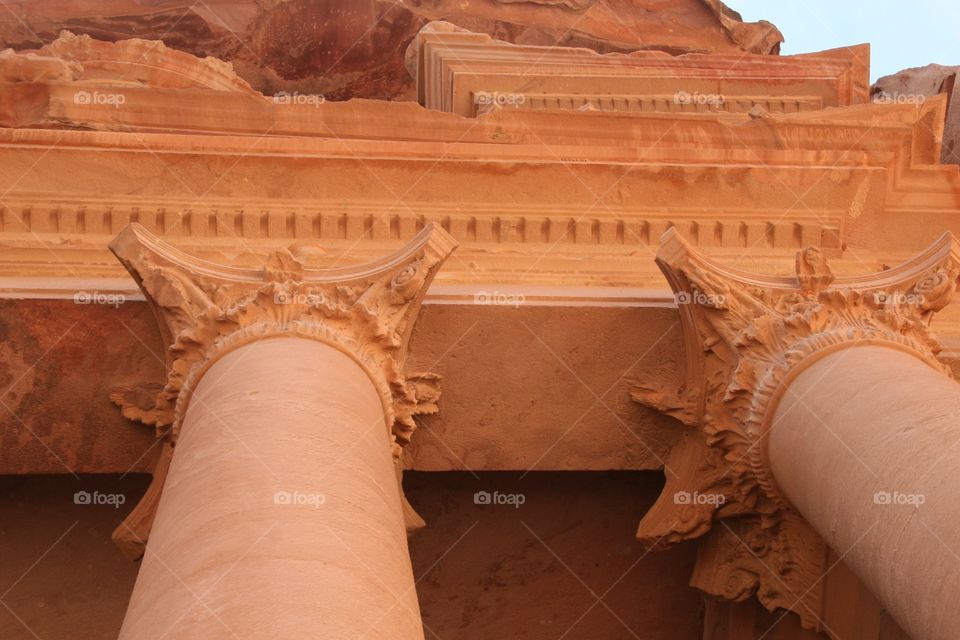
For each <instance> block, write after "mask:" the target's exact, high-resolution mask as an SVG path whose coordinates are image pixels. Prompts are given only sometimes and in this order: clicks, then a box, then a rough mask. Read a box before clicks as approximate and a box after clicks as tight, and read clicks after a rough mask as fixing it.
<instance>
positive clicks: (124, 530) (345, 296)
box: [110, 224, 456, 558]
mask: <svg viewBox="0 0 960 640" xmlns="http://www.w3.org/2000/svg"><path fill="white" fill-rule="evenodd" d="M455 246H456V244H455V242H454V241H453V239H452V238H451V237H450V236H449V235H448V234H447V233H446V232H444V231H443V230H442V229H441V228H439V227H433V225H430V226H428V227H427V228H425V229H424V230H423V231H422V232H421V233H420V234H418V235H417V237H416V238H414V239H413V240H412V241H411V242H410V243H409V244H408V245H407V246H406V247H404V248H403V249H401V250H400V251H399V252H397V253H396V254H394V255H392V256H389V257H387V258H385V259H383V260H380V261H378V262H375V263H371V264H367V265H362V266H359V267H350V268H341V269H332V270H311V269H308V268H306V267H305V266H304V264H303V262H301V260H300V259H299V258H298V257H297V256H296V255H294V253H293V252H291V251H288V250H285V249H284V250H280V251H276V252H274V253H273V254H271V255H270V256H269V257H268V258H267V260H266V262H265V264H264V266H263V268H262V269H243V268H234V267H225V266H221V265H216V264H213V263H209V262H206V261H203V260H199V259H196V258H193V257H191V256H188V255H185V254H183V253H181V252H180V251H178V250H177V249H175V248H174V247H172V246H170V245H168V244H166V243H164V242H162V241H161V240H159V239H158V238H156V237H154V236H153V235H151V234H150V233H148V232H147V231H146V230H145V229H143V228H142V227H140V226H139V225H136V224H133V225H130V226H128V227H127V228H126V229H124V230H123V231H122V232H121V233H120V235H118V236H117V237H116V238H115V239H114V241H113V242H112V243H111V244H110V249H111V250H112V251H113V252H114V253H115V254H116V256H117V257H118V258H119V259H120V261H121V262H122V263H123V265H124V266H125V267H126V268H127V270H128V271H129V272H130V274H131V275H132V276H133V277H134V278H135V279H136V281H137V283H138V284H139V285H140V287H141V289H142V290H143V292H144V294H145V295H146V296H147V300H148V301H149V302H150V304H151V307H152V308H153V311H154V313H155V315H156V316H157V319H158V322H159V325H160V329H161V332H162V334H163V340H164V344H166V345H167V351H166V356H167V363H166V364H167V379H166V381H165V383H164V384H162V385H142V386H139V387H122V386H118V387H116V388H115V389H114V390H113V392H112V393H111V394H110V398H111V400H113V401H114V402H115V403H116V404H118V405H119V406H120V407H121V408H122V410H123V414H124V416H126V417H127V418H130V419H133V420H139V421H141V422H143V423H145V424H148V425H152V426H154V427H156V430H157V437H158V438H162V439H163V444H162V447H163V452H162V455H161V457H160V461H159V462H158V464H157V466H156V468H155V470H154V478H153V482H152V483H151V485H150V488H149V489H148V490H147V493H146V495H145V496H144V498H143V499H142V500H141V501H140V503H139V504H138V505H137V506H136V507H135V508H134V510H133V511H132V512H131V513H130V514H129V515H128V517H127V518H126V519H125V520H124V521H123V522H122V523H121V525H120V526H119V527H118V528H117V530H116V531H115V532H114V541H115V542H116V543H117V545H118V546H119V547H120V548H121V549H122V550H123V552H124V553H125V554H126V555H128V556H129V557H131V558H136V557H139V556H140V555H142V553H143V549H144V547H145V545H146V540H147V537H148V536H149V533H150V528H151V526H152V523H153V517H154V514H155V511H156V507H157V504H158V503H159V500H160V493H161V491H162V488H163V482H164V478H165V476H166V472H167V468H168V466H169V463H170V459H171V457H172V455H173V450H174V445H175V443H176V438H177V435H178V432H179V428H180V422H181V421H182V420H183V416H184V413H185V412H186V407H187V404H188V403H189V400H190V396H191V394H192V393H193V390H194V389H195V388H196V385H197V383H198V382H199V380H200V377H201V376H202V375H203V373H204V372H205V371H206V370H207V368H208V367H209V366H210V365H211V364H212V363H213V361H215V360H216V359H217V358H218V357H220V356H222V355H223V354H225V353H227V352H228V351H230V350H232V349H234V348H237V347H239V346H242V345H244V344H248V343H250V342H253V341H256V340H259V339H262V338H265V337H268V336H272V335H278V336H279V335H283V336H298V337H305V338H309V339H313V340H319V341H322V342H325V343H327V344H330V345H331V346H333V347H335V348H337V349H340V350H341V351H343V352H345V353H346V354H348V355H349V356H351V357H352V358H353V359H354V360H356V362H357V363H358V364H359V365H360V366H361V367H363V368H364V370H365V371H366V372H367V374H368V375H369V376H370V378H371V380H372V381H373V382H374V385H375V386H376V387H377V389H378V391H379V392H380V397H381V400H382V402H383V406H384V416H385V420H386V423H387V424H388V425H389V426H390V437H391V439H392V442H391V446H392V448H393V452H394V457H395V462H396V463H397V473H398V482H399V474H400V471H401V466H400V464H399V459H400V448H401V447H402V446H403V445H405V444H407V443H409V442H410V438H411V436H412V435H413V432H414V430H415V429H416V422H415V420H414V416H416V415H420V414H428V413H436V412H437V411H438V407H437V401H438V399H439V397H440V384H439V381H440V377H439V376H437V375H435V374H431V373H411V374H407V373H405V372H404V360H405V358H406V351H407V343H408V341H409V339H410V333H411V330H412V327H413V323H414V321H415V319H416V317H417V314H418V313H419V309H420V303H421V301H422V300H423V296H424V294H425V293H426V289H427V287H428V286H429V285H430V282H431V280H432V279H433V277H434V275H435V274H436V272H437V270H438V269H439V268H440V265H441V264H442V263H443V261H444V260H445V259H446V257H447V256H448V255H449V254H450V253H451V252H452V251H453V249H454V248H455ZM404 518H405V520H406V523H407V527H408V529H410V530H415V529H416V528H418V527H420V526H422V525H423V521H422V519H421V518H420V517H419V516H418V515H417V514H416V513H415V512H414V511H413V508H412V507H410V505H409V504H408V503H407V502H406V500H405V499H404Z"/></svg>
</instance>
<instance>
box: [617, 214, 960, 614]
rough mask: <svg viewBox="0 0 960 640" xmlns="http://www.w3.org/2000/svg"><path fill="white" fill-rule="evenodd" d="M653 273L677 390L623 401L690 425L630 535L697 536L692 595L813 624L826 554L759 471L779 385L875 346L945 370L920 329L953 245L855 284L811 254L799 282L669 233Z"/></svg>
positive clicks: (803, 255)
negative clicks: (666, 320)
mask: <svg viewBox="0 0 960 640" xmlns="http://www.w3.org/2000/svg"><path fill="white" fill-rule="evenodd" d="M657 264H658V266H659V267H660V269H661V271H663V273H664V275H665V276H666V278H667V280H668V281H669V283H670V286H671V288H672V289H673V291H674V295H675V298H676V301H677V303H678V307H679V311H680V316H681V321H682V324H683V331H684V343H685V352H686V353H685V364H684V366H685V376H684V382H683V385H682V388H680V389H677V390H666V389H663V388H660V387H658V386H657V385H656V384H650V383H647V384H639V385H638V386H637V387H635V389H634V392H633V397H634V399H635V400H637V401H638V402H641V403H643V404H645V405H647V406H650V407H653V408H655V409H657V410H659V411H661V412H664V413H667V414H668V415H671V416H674V417H676V418H677V419H679V420H681V421H682V422H684V423H685V424H686V425H688V427H690V428H689V429H688V430H686V431H685V432H684V434H683V435H682V436H681V437H680V439H679V440H678V441H677V444H676V445H675V446H674V448H673V449H672V451H671V453H670V456H669V457H668V459H667V461H666V465H665V466H666V469H667V483H666V486H665V488H664V491H663V493H662V494H661V496H660V498H659V500H658V501H657V503H656V504H655V505H654V506H653V507H652V508H651V510H650V511H649V512H648V513H647V514H646V516H645V517H644V518H643V520H642V521H641V523H640V527H639V530H638V533H637V537H638V539H640V540H641V541H642V542H644V543H645V544H646V545H648V546H650V547H658V548H663V547H667V546H669V545H671V544H674V543H676V542H679V541H682V540H688V539H693V538H698V537H700V536H704V535H706V536H707V537H706V538H705V540H704V542H703V543H702V546H701V552H700V556H699V558H698V564H697V568H696V570H695V574H694V579H693V584H694V585H695V586H697V587H698V588H700V589H702V590H704V591H706V592H707V593H709V594H711V595H714V596H718V597H723V598H727V599H731V600H742V599H743V598H746V597H748V596H749V595H752V594H756V595H757V597H758V598H759V599H760V600H761V602H762V603H763V604H764V605H765V606H766V607H767V608H769V609H771V610H773V609H775V608H778V607H779V608H786V609H790V610H793V611H795V612H796V613H798V614H799V615H800V618H801V620H802V622H803V624H804V626H806V627H808V628H814V629H816V628H819V626H820V625H819V618H820V615H819V611H820V592H819V590H818V589H817V588H816V585H817V583H818V581H819V579H820V577H821V575H822V573H823V571H824V569H825V568H826V567H825V566H824V563H825V562H826V557H827V554H826V546H825V544H824V543H823V541H822V540H821V539H820V537H819V536H818V535H817V534H816V533H815V532H814V531H813V530H812V529H811V528H810V526H809V525H808V524H807V523H806V522H805V521H804V520H803V519H802V517H800V516H799V514H797V513H796V512H795V511H794V510H793V509H792V507H791V506H790V505H789V504H788V503H787V501H786V500H785V499H784V498H783V497H782V496H781V494H780V492H779V491H778V489H777V486H776V482H775V480H774V478H773V477H772V475H771V474H770V471H769V464H768V457H767V442H766V441H767V434H768V432H769V429H770V426H771V425H770V420H771V419H772V416H773V414H774V411H775V409H776V406H777V403H778V401H779V399H780V397H781V395H782V394H783V393H784V391H785V389H786V387H787V385H788V384H789V383H790V381H791V380H792V379H793V378H794V377H795V376H796V375H798V374H799V373H800V372H801V371H802V370H804V369H805V368H806V367H807V366H809V365H810V364H812V363H813V362H815V361H816V360H817V359H819V358H821V357H823V356H824V355H826V354H828V353H832V352H834V351H836V350H839V349H844V348H847V347H851V346H856V345H867V344H871V345H876V344H881V345H885V346H889V347H891V348H894V349H899V350H903V351H906V352H908V353H911V354H913V355H915V356H916V357H918V358H920V359H922V360H924V361H925V362H927V363H928V364H930V366H932V367H935V368H937V369H938V370H940V371H943V372H944V373H945V374H947V375H949V371H948V369H947V368H946V367H945V366H944V365H943V364H941V363H940V362H939V361H938V360H937V353H938V352H939V351H940V345H939V343H938V341H937V340H936V339H935V337H934V336H933V335H932V334H931V333H930V331H929V330H928V325H929V323H930V320H931V319H932V317H933V315H934V314H935V313H936V312H937V311H939V310H941V309H943V308H944V307H945V306H946V305H947V304H949V303H950V300H951V298H952V297H953V295H954V292H955V289H956V283H957V279H958V277H960V244H958V243H957V242H956V240H954V238H953V237H952V236H951V235H950V234H945V235H944V236H942V237H941V238H940V239H939V240H938V241H937V242H935V243H934V244H933V245H931V246H930V247H929V248H928V249H927V250H926V251H924V252H923V253H921V254H919V255H918V256H916V257H914V258H913V259H911V260H909V261H907V262H905V263H903V264H901V265H899V266H896V267H893V268H891V269H888V270H886V271H883V272H881V273H876V274H871V275H866V276H856V277H837V276H835V275H834V274H833V273H832V272H831V270H830V268H829V266H828V265H827V262H826V260H825V258H824V256H823V254H822V252H821V251H820V250H819V249H818V248H816V247H810V248H807V249H804V250H802V251H800V252H799V253H798V254H797V258H796V276H794V277H771V276H762V275H755V274H750V273H746V272H742V271H737V270H735V269H732V268H728V267H726V266H723V265H721V264H719V263H716V262H713V261H711V260H709V259H707V258H706V257H704V256H703V255H701V254H700V253H698V252H697V251H696V250H695V249H693V247H691V245H690V244H689V243H687V242H686V241H684V240H683V239H682V238H681V237H680V235H679V234H678V233H677V232H676V231H675V230H672V229H671V230H670V231H668V232H667V233H665V234H664V236H663V238H662V239H661V246H660V250H659V252H658V254H657ZM718 521H723V526H722V527H718V526H716V523H717V522H718Z"/></svg>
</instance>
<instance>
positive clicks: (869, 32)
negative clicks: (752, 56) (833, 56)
mask: <svg viewBox="0 0 960 640" xmlns="http://www.w3.org/2000/svg"><path fill="white" fill-rule="evenodd" d="M726 4H727V6H729V7H730V8H732V9H734V10H736V11H739V12H740V14H741V15H742V16H743V19H744V20H746V21H748V22H753V21H755V20H761V19H763V20H769V21H770V22H772V23H773V24H775V25H777V28H778V29H780V32H781V33H783V37H784V38H785V40H786V41H785V42H784V43H783V45H782V46H781V50H780V52H781V53H782V54H784V55H789V54H792V53H809V52H811V51H821V50H823V49H832V48H834V47H842V46H844V45H850V44H859V43H861V42H869V43H870V45H871V48H870V80H871V82H872V81H874V80H876V79H877V78H879V77H880V76H885V75H888V74H891V73H896V72H897V71H899V70H901V69H906V68H907V67H922V66H924V65H926V64H928V63H931V62H936V63H938V64H944V65H960V0H832V1H827V0H726Z"/></svg>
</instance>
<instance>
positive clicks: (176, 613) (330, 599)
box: [111, 226, 453, 640]
mask: <svg viewBox="0 0 960 640" xmlns="http://www.w3.org/2000/svg"><path fill="white" fill-rule="evenodd" d="M111 248H112V249H113V251H114V252H115V253H116V254H117V256H118V257H119V258H120V259H121V261H122V262H123V263H124V265H125V266H126V267H127V268H128V270H129V271H130V272H131V274H133V275H134V277H135V278H136V279H137V280H138V282H139V283H140V285H141V287H142V289H143V290H144V292H145V294H146V295H147V297H148V300H149V301H150V302H151V304H152V305H153V307H154V310H155V311H156V312H157V315H158V318H159V319H160V321H161V326H162V327H163V332H164V337H165V339H168V343H169V344H170V345H171V346H170V349H169V353H170V361H169V363H168V364H169V371H170V373H169V376H168V379H167V381H166V384H165V386H164V387H163V388H162V389H160V390H158V391H156V393H154V394H149V393H146V392H145V391H144V389H142V388H140V389H129V388H128V389H118V390H117V391H116V392H115V393H114V396H113V397H114V400H115V401H117V402H118V403H119V404H120V405H121V406H122V407H123V409H124V413H125V414H126V415H127V416H128V417H131V418H136V419H139V420H142V421H144V422H147V423H149V424H153V425H156V426H157V428H158V434H160V435H162V437H163V438H164V447H165V448H164V457H163V459H162V460H161V464H159V465H158V468H157V473H156V474H155V477H154V482H153V484H152V485H151V488H150V490H148V492H147V495H146V496H145V498H144V500H143V501H142V502H141V504H140V505H138V507H137V508H136V509H135V510H134V512H133V513H132V514H131V517H130V518H128V520H127V521H126V522H124V523H123V524H122V525H121V527H120V528H118V530H117V532H116V533H115V539H116V540H117V541H118V543H119V544H120V545H121V548H123V549H124V550H125V551H127V553H129V554H130V555H131V556H136V555H138V554H139V553H143V564H142V567H141V569H140V573H139V575H138V577H137V583H136V586H135V588H134V592H133V596H132V598H131V601H130V605H129V608H128V610H127V614H126V617H125V619H124V624H123V629H122V631H121V635H120V637H121V638H122V639H124V640H126V639H135V640H141V639H144V640H145V639H150V638H161V637H162V638H190V639H203V638H224V637H244V638H331V639H334V638H343V639H345V640H346V639H351V640H353V639H358V638H371V639H375V638H403V639H419V638H423V631H422V624H421V622H420V613H419V609H418V605H417V597H416V590H415V585H414V581H413V574H412V570H411V566H410V558H409V553H408V550H407V544H406V530H407V529H408V528H413V527H415V526H417V525H418V524H419V523H418V518H417V516H416V514H415V513H413V511H412V509H410V507H409V505H408V504H407V503H406V501H405V499H404V498H403V495H402V489H401V487H400V484H399V482H398V480H399V472H398V469H399V467H398V460H399V447H400V446H401V445H403V444H405V443H406V442H407V441H409V438H410V435H411V433H412V430H413V428H414V427H415V423H414V422H413V416H414V414H416V413H423V412H432V411H436V399H437V396H438V390H437V385H436V382H437V380H436V376H432V375H429V374H406V373H404V372H403V360H404V356H405V351H406V343H407V341H408V339H409V336H410V330H411V327H412V325H413V322H414V320H415V318H416V315H417V313H418V310H419V305H420V302H421V300H422V297H423V294H424V292H425V290H426V288H427V286H428V285H429V282H430V281H431V280H432V278H433V275H434V274H435V273H436V271H437V269H438V268H439V266H440V264H441V263H442V261H443V259H444V258H445V257H446V256H447V255H448V254H449V252H450V251H451V250H452V249H453V243H452V241H451V240H450V238H449V236H447V235H446V234H445V233H444V232H443V231H442V230H440V229H431V228H428V229H425V230H424V232H422V233H421V234H420V235H419V236H418V237H417V238H415V239H414V240H413V241H412V242H411V243H410V244H409V245H408V246H407V247H406V248H404V249H403V250H401V251H400V252H399V253H397V254H396V255H394V256H391V257H390V258H388V259H385V260H383V261H381V262H378V263H375V264H369V265H363V266H361V267H357V268H347V269H343V268H341V269H337V270H327V271H324V270H317V269H310V268H307V267H306V266H304V265H303V264H302V263H301V262H300V260H298V259H297V257H295V256H294V255H293V254H291V253H290V252H287V251H281V252H277V253H275V254H273V255H272V256H271V257H270V259H269V260H268V262H267V265H266V266H265V267H264V269H262V270H256V269H237V268H228V267H221V266H218V265H214V264H212V263H207V262H204V261H201V260H197V259H194V258H191V257H189V256H185V255H184V254H181V253H179V252H177V251H176V250H175V249H173V248H172V247H170V246H168V245H165V244H164V243H163V242H161V241H159V240H158V239H156V238H154V237H152V236H150V235H149V234H148V233H147V232H146V231H145V230H143V229H142V228H139V227H137V226H131V227H128V228H127V229H126V230H124V231H123V232H122V233H121V234H120V235H119V236H118V237H117V239H116V240H114V242H113V243H112V245H111ZM148 537H149V541H148V542H146V541H147V538H148ZM145 542H146V547H145V549H144V543H145Z"/></svg>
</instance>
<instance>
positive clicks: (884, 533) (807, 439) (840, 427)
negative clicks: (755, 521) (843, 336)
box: [769, 345, 960, 639]
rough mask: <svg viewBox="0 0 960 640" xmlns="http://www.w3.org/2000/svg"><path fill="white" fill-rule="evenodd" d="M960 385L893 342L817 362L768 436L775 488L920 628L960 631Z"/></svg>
mask: <svg viewBox="0 0 960 640" xmlns="http://www.w3.org/2000/svg"><path fill="white" fill-rule="evenodd" d="M958 441H960V385H958V384H957V383H956V382H954V381H953V380H952V379H950V378H948V377H947V376H946V375H945V374H944V372H943V371H942V369H941V368H940V367H938V366H936V365H931V364H930V363H928V362H926V361H924V360H923V359H921V358H918V357H916V356H915V355H913V354H911V353H908V352H906V351H902V350H899V349H895V348H891V347H889V346H886V345H877V346H862V347H861V346H856V347H851V348H849V349H846V350H842V351H837V352H833V353H830V354H828V355H826V356H824V357H822V358H821V359H819V360H816V361H815V362H813V363H811V364H809V366H807V367H806V368H805V369H803V370H802V372H801V373H799V375H797V377H796V378H795V379H794V380H793V381H792V382H790V384H789V385H788V386H787V388H786V392H785V393H784V396H783V398H782V399H781V400H780V403H779V405H778V406H777V408H776V411H775V413H774V417H773V420H772V423H771V428H770V435H769V452H770V454H769V455H770V470H771V473H772V475H773V478H774V479H775V481H776V484H777V488H778V489H779V490H780V492H781V493H782V495H783V496H784V497H785V498H787V500H788V501H789V502H790V504H791V505H792V506H793V507H795V508H796V509H797V510H798V511H800V513H802V514H803V516H804V518H805V519H806V520H807V522H809V523H810V524H811V525H812V526H813V528H814V529H816V530H817V531H818V532H819V533H820V534H821V535H822V536H823V537H824V539H825V540H826V542H827V544H828V545H830V546H831V547H832V548H833V549H836V550H838V551H840V552H844V551H846V556H845V560H846V562H847V564H848V565H849V566H850V567H851V568H852V569H853V570H854V571H855V572H856V573H857V574H858V575H859V576H860V578H861V580H863V582H864V583H865V584H866V585H867V587H869V588H870V589H871V591H873V593H874V594H876V595H877V597H878V599H879V600H880V601H881V602H882V603H884V605H885V607H886V608H887V610H888V611H890V612H891V614H892V615H893V616H894V618H896V619H897V620H898V621H900V623H901V626H902V627H903V628H904V629H905V630H906V631H908V632H909V634H910V636H911V637H912V638H917V639H923V638H944V639H946V638H960V609H958V607H957V599H958V596H960V560H958V559H957V557H956V554H957V553H960V501H958V499H957V498H958V496H960V451H958V449H960V447H953V448H951V447H952V445H955V444H957V443H958Z"/></svg>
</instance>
